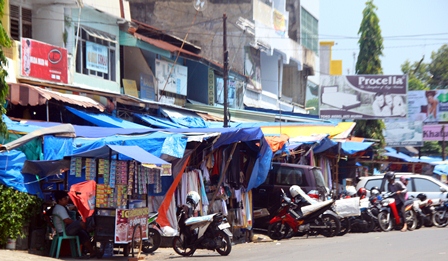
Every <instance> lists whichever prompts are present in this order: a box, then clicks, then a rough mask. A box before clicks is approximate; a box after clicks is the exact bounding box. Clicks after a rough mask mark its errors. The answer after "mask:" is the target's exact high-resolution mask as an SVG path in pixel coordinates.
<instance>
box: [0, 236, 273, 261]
mask: <svg viewBox="0 0 448 261" xmlns="http://www.w3.org/2000/svg"><path fill="white" fill-rule="evenodd" d="M253 242H272V240H271V239H270V238H269V237H268V236H266V235H263V234H255V235H254V239H253ZM240 244H244V243H239V244H238V245H240ZM247 244H252V243H247ZM115 250H116V251H117V250H118V249H115ZM170 257H179V255H178V254H176V253H175V252H174V250H173V249H172V248H171V247H160V248H159V249H157V250H156V251H155V252H154V253H151V254H144V253H142V254H141V260H163V259H168V258H170ZM128 259H129V258H128V257H124V256H123V255H122V254H116V255H114V256H113V257H110V258H105V257H103V258H101V259H96V258H92V259H91V260H104V261H109V260H110V261H128ZM19 260H20V261H55V260H66V261H81V260H86V259H84V258H72V257H60V258H59V259H56V258H51V257H48V256H41V255H35V254H30V253H28V251H25V250H7V249H0V261H19Z"/></svg>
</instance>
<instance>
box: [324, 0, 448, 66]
mask: <svg viewBox="0 0 448 261" xmlns="http://www.w3.org/2000/svg"><path fill="white" fill-rule="evenodd" d="M365 2H366V0H320V14H319V41H334V42H335V45H334V46H333V52H332V59H333V60H342V68H343V71H342V74H344V75H352V74H355V73H354V68H355V65H356V61H357V56H358V52H359V45H358V39H359V35H358V31H359V27H360V24H361V20H362V11H363V10H364V8H365ZM373 3H374V5H375V6H376V7H377V8H378V9H377V10H376V14H377V16H378V18H379V26H380V28H381V35H382V37H383V46H384V49H383V56H381V57H380V59H381V65H382V67H383V74H385V75H397V74H402V71H401V65H402V64H403V63H404V62H405V61H406V60H409V61H410V62H411V63H413V62H418V61H420V60H421V59H422V57H423V56H424V60H423V62H424V63H430V62H431V53H432V52H433V51H437V50H438V49H439V48H440V47H441V46H442V45H443V44H448V1H447V0H374V1H373ZM353 53H356V59H354V58H353V56H354V55H353Z"/></svg>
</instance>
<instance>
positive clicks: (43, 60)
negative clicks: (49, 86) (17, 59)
mask: <svg viewBox="0 0 448 261" xmlns="http://www.w3.org/2000/svg"><path fill="white" fill-rule="evenodd" d="M21 43H22V49H21V52H22V68H21V75H22V76H28V77H33V78H38V79H42V80H47V81H52V82H59V83H68V77H67V70H68V68H67V49H65V48H62V47H59V46H54V45H50V44H47V43H43V42H39V41H36V40H33V39H29V38H22V42H21Z"/></svg>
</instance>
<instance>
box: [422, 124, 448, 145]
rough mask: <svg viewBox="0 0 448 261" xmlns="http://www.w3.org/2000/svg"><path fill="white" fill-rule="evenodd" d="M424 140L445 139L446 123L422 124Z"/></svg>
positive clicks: (447, 125) (446, 134) (446, 136)
mask: <svg viewBox="0 0 448 261" xmlns="http://www.w3.org/2000/svg"><path fill="white" fill-rule="evenodd" d="M423 140H424V141H443V140H445V141H447V140H448V124H427V125H424V126H423Z"/></svg>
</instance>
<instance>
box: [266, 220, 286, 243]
mask: <svg viewBox="0 0 448 261" xmlns="http://www.w3.org/2000/svg"><path fill="white" fill-rule="evenodd" d="M289 229H290V227H289V225H288V224H282V222H281V221H279V222H275V223H272V224H270V225H269V227H268V236H269V237H270V238H271V239H272V240H282V239H283V238H285V236H286V235H287V234H288V231H289Z"/></svg>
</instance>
